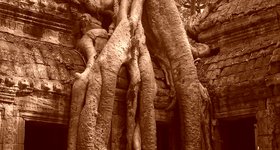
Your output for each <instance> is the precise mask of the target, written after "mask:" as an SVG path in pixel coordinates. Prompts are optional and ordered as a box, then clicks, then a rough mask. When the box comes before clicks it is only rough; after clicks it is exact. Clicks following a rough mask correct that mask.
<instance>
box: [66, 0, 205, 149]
mask: <svg viewBox="0 0 280 150" xmlns="http://www.w3.org/2000/svg"><path fill="white" fill-rule="evenodd" d="M143 3H144V0H122V1H121V3H120V7H119V13H118V14H119V15H118V19H117V22H116V25H117V27H116V29H115V30H114V32H113V34H112V36H111V38H110V40H109V41H108V42H107V44H106V46H105V47H104V49H103V50H102V52H101V53H100V55H99V57H98V58H97V60H96V61H95V63H94V65H93V66H92V67H91V68H90V69H86V71H87V73H86V74H88V75H87V76H88V78H87V79H88V81H83V80H81V81H79V80H77V81H76V82H75V84H74V87H73V95H72V103H73V104H72V105H73V107H72V105H71V112H72V113H73V114H75V116H78V114H79V112H81V113H80V118H72V120H74V122H75V121H76V122H78V127H77V128H78V131H77V142H76V146H77V149H78V150H106V149H108V147H107V146H108V142H109V138H110V132H111V120H112V112H113V106H114V97H115V90H116V82H117V74H118V71H119V69H120V67H121V65H123V64H124V63H127V62H129V63H128V66H129V72H130V77H131V80H130V82H131V83H130V86H129V91H128V95H127V99H128V102H127V109H128V113H127V128H128V130H127V139H128V140H127V141H128V143H127V150H130V149H134V150H140V149H143V150H155V149H156V148H157V142H156V121H155V108H154V104H153V102H154V98H155V95H156V91H157V87H156V82H155V77H154V72H153V66H152V62H151V57H150V52H149V50H148V49H147V46H146V39H145V34H144V29H143V27H142V23H141V21H140V20H141V17H142V9H143ZM145 7H146V16H145V17H146V19H147V20H148V23H147V24H148V25H145V27H148V28H150V29H149V31H152V33H151V34H147V35H152V36H153V37H155V38H156V41H158V43H160V44H161V45H160V46H159V45H156V48H157V49H160V50H162V52H164V53H165V54H166V58H167V60H168V61H169V64H170V69H171V74H172V75H169V76H172V79H173V81H174V87H175V90H176V99H177V100H178V104H179V109H180V118H181V122H182V125H181V128H182V132H181V133H182V142H183V144H182V149H185V150H197V149H200V148H201V147H200V146H201V145H200V144H201V111H200V110H201V109H200V108H199V106H200V102H201V98H202V97H201V91H200V85H199V84H200V83H199V81H198V77H197V73H196V67H195V66H194V60H193V56H192V52H191V48H190V44H189V42H188V39H187V35H186V34H185V30H184V28H183V23H182V21H181V19H180V16H179V13H178V10H177V8H176V6H175V3H174V2H173V1H169V0H147V2H146V3H145ZM129 11H130V12H129ZM145 23H146V22H145ZM147 31H148V30H147ZM150 39H152V38H150ZM154 44H155V43H154ZM160 52H161V51H159V53H160ZM138 53H139V56H138ZM130 56H132V57H130ZM128 60H131V61H128ZM169 74H170V73H169ZM140 79H141V80H140ZM84 83H85V84H84ZM86 83H88V84H86ZM169 84H170V85H171V83H169ZM79 87H82V88H79ZM83 91H86V92H83ZM75 92H76V93H75ZM75 98H76V99H75ZM83 100H84V101H83ZM75 107H77V108H75ZM71 117H73V116H71ZM70 122H73V121H71V119H70ZM72 127H73V128H74V127H76V126H72ZM71 132H73V133H74V132H75V130H71ZM72 135H75V134H72ZM74 142H75V141H73V142H71V141H69V145H70V146H69V147H75V146H74V144H71V143H74ZM69 150H75V148H73V149H69Z"/></svg>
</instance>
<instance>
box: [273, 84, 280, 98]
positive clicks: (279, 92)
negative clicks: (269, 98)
mask: <svg viewBox="0 0 280 150" xmlns="http://www.w3.org/2000/svg"><path fill="white" fill-rule="evenodd" d="M273 95H275V96H279V95H280V84H278V85H275V86H274V87H273Z"/></svg>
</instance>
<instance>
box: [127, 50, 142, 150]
mask: <svg viewBox="0 0 280 150" xmlns="http://www.w3.org/2000/svg"><path fill="white" fill-rule="evenodd" d="M131 53H132V54H131V55H132V58H131V60H130V61H129V62H128V72H129V75H130V85H129V88H128V91H127V116H126V117H127V123H126V124H127V131H126V132H127V133H126V138H127V146H126V150H132V142H133V137H134V130H135V128H136V110H137V99H138V92H139V85H140V81H141V79H140V70H139V67H138V56H139V52H138V49H137V48H135V47H134V48H133V49H132V52H131ZM138 128H139V127H138ZM140 144H141V143H140Z"/></svg>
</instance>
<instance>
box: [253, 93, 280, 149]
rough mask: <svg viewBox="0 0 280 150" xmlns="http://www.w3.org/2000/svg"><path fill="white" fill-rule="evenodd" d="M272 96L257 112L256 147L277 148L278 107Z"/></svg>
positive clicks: (278, 136) (278, 137) (279, 118)
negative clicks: (264, 107)
mask: <svg viewBox="0 0 280 150" xmlns="http://www.w3.org/2000/svg"><path fill="white" fill-rule="evenodd" d="M274 100H275V99H274V98H269V99H268V100H267V102H266V109H264V110H259V111H258V112H257V115H256V118H257V132H258V133H257V136H258V137H257V144H258V145H257V149H259V150H274V149H279V146H280V145H279V143H280V142H279V140H280V131H279V129H280V116H279V114H280V111H279V110H280V107H277V105H276V104H275V101H274Z"/></svg>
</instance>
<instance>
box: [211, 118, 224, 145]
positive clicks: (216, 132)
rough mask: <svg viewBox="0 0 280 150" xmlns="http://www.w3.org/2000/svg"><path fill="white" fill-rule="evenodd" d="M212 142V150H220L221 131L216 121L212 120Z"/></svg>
mask: <svg viewBox="0 0 280 150" xmlns="http://www.w3.org/2000/svg"><path fill="white" fill-rule="evenodd" d="M211 133H212V142H213V145H212V146H213V149H214V150H222V139H221V129H220V125H219V121H218V120H217V119H213V120H212V131H211Z"/></svg>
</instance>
